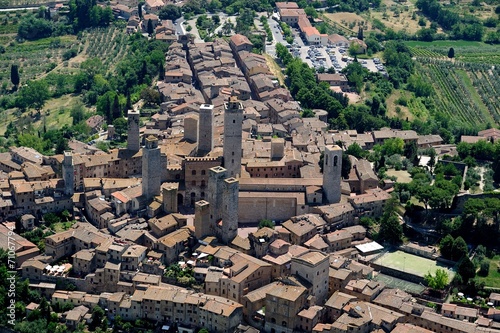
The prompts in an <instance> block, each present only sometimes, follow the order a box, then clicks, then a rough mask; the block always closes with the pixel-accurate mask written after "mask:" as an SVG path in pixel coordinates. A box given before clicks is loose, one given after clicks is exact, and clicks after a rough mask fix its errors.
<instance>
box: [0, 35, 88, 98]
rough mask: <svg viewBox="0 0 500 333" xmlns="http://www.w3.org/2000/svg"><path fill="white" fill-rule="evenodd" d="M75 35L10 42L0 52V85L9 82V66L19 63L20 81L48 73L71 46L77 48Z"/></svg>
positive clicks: (60, 60) (3, 85)
mask: <svg viewBox="0 0 500 333" xmlns="http://www.w3.org/2000/svg"><path fill="white" fill-rule="evenodd" d="M78 45H79V42H78V41H77V40H76V36H63V37H51V38H44V39H40V40H37V41H32V42H31V41H27V42H23V43H17V42H12V43H10V44H9V45H8V46H7V47H6V48H5V53H3V54H0V85H2V87H3V88H6V86H5V85H9V84H10V67H11V65H12V64H17V65H19V75H20V77H21V82H26V81H27V80H31V79H34V78H36V77H39V76H40V75H41V74H44V73H48V72H50V71H51V70H52V69H54V68H55V67H56V66H57V65H58V64H59V63H60V62H62V54H63V53H64V52H66V51H67V50H69V49H71V48H75V47H76V48H77V47H78Z"/></svg>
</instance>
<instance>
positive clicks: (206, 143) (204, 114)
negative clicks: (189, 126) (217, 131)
mask: <svg viewBox="0 0 500 333" xmlns="http://www.w3.org/2000/svg"><path fill="white" fill-rule="evenodd" d="M213 147H214V106H213V105H210V104H202V105H201V106H200V117H199V121H198V155H205V154H207V153H209V152H210V151H211V150H212V149H213Z"/></svg>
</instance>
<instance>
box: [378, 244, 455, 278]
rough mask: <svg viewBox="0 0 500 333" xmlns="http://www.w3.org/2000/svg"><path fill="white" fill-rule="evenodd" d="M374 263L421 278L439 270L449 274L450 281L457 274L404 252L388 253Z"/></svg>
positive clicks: (431, 261) (446, 267) (440, 265)
mask: <svg viewBox="0 0 500 333" xmlns="http://www.w3.org/2000/svg"><path fill="white" fill-rule="evenodd" d="M374 263H375V264H378V265H381V266H385V267H390V268H392V269H396V270H399V271H402V272H406V273H410V274H413V275H416V276H420V277H424V275H425V274H427V273H428V272H430V273H431V274H432V275H434V274H435V272H436V270H437V269H439V268H440V269H445V270H446V271H447V272H448V281H451V280H452V279H453V277H454V276H455V272H454V271H453V270H452V269H451V267H449V266H446V265H444V264H442V263H439V262H437V261H434V260H430V259H426V258H423V257H419V256H416V255H413V254H410V253H406V252H403V251H395V252H388V253H386V254H384V255H383V256H382V257H380V258H378V259H377V260H375V262H374Z"/></svg>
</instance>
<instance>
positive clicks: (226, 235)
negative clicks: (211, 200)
mask: <svg viewBox="0 0 500 333" xmlns="http://www.w3.org/2000/svg"><path fill="white" fill-rule="evenodd" d="M239 185H240V184H239V181H238V179H236V178H233V177H231V178H227V179H225V180H224V186H223V196H222V233H221V237H220V238H221V241H222V243H224V244H229V243H230V242H231V241H232V240H233V239H234V238H235V237H236V236H237V235H238V193H239V187H240V186H239Z"/></svg>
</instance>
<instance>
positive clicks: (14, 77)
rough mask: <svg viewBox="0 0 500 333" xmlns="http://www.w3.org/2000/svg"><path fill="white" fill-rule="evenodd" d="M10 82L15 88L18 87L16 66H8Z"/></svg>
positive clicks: (17, 69) (17, 68)
mask: <svg viewBox="0 0 500 333" xmlns="http://www.w3.org/2000/svg"><path fill="white" fill-rule="evenodd" d="M10 81H11V82H12V84H13V85H14V86H15V87H16V88H17V86H18V85H19V81H20V80H19V67H18V66H17V65H12V66H10Z"/></svg>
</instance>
